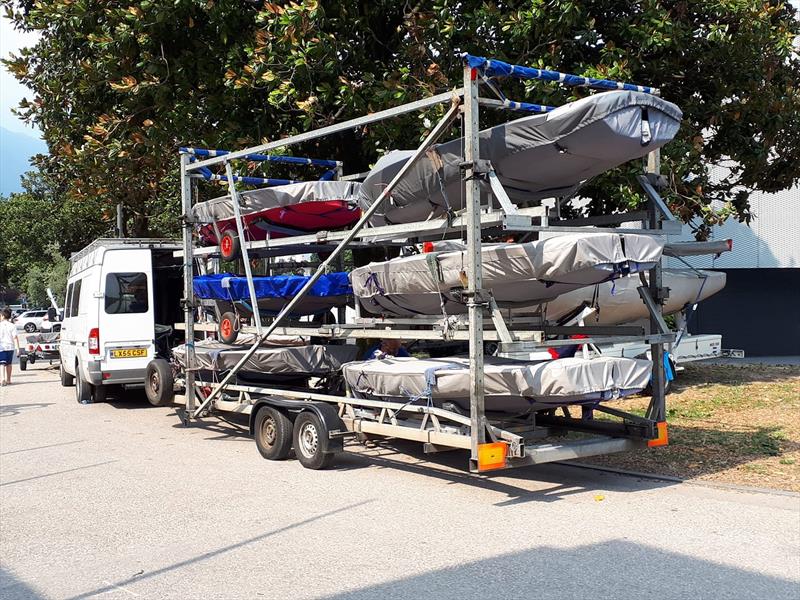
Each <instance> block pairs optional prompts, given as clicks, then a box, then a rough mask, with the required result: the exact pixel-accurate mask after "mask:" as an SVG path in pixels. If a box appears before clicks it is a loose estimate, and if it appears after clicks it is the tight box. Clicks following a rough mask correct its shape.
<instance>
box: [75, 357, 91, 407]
mask: <svg viewBox="0 0 800 600" xmlns="http://www.w3.org/2000/svg"><path fill="white" fill-rule="evenodd" d="M75 399H76V400H77V401H78V402H80V403H81V404H90V403H91V402H92V386H91V384H90V383H89V382H88V381H86V380H85V379H84V378H83V374H82V373H81V367H80V365H78V366H77V367H76V368H75Z"/></svg>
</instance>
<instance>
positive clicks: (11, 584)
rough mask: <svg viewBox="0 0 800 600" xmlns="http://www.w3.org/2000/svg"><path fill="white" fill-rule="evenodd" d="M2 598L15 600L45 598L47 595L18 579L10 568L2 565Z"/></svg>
mask: <svg viewBox="0 0 800 600" xmlns="http://www.w3.org/2000/svg"><path fill="white" fill-rule="evenodd" d="M0 598H9V599H10V598H14V600H44V598H45V596H43V595H41V594H40V593H39V592H37V591H36V590H34V589H33V588H32V587H30V586H29V585H28V584H26V583H25V582H23V581H21V580H20V579H18V578H17V577H16V576H15V575H14V574H13V573H11V572H10V571H9V570H8V569H4V568H3V567H0Z"/></svg>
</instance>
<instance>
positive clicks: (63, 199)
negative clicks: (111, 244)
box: [0, 173, 111, 290]
mask: <svg viewBox="0 0 800 600" xmlns="http://www.w3.org/2000/svg"><path fill="white" fill-rule="evenodd" d="M22 186H23V191H22V192H21V193H15V194H11V196H9V197H8V198H0V282H2V283H3V284H4V285H11V286H13V287H17V288H20V289H23V290H24V289H26V287H27V284H28V283H29V282H30V281H41V282H42V283H43V285H44V287H43V288H42V289H44V288H46V287H47V285H51V284H52V285H56V287H58V286H59V285H60V284H58V283H57V282H56V281H55V280H58V279H59V277H58V276H54V277H55V279H54V280H51V277H50V275H51V271H52V270H53V269H54V268H55V269H56V270H58V269H59V268H62V267H63V264H62V261H63V262H66V258H65V257H66V256H69V254H70V253H72V252H74V251H76V250H79V249H80V248H82V247H83V246H85V245H86V244H88V243H89V242H91V241H92V240H93V239H95V238H96V237H98V236H102V235H108V234H110V233H111V231H110V230H108V229H107V225H106V224H105V223H104V222H103V221H102V220H100V219H98V218H97V215H99V214H101V213H102V210H103V204H102V202H101V201H100V200H99V199H95V198H89V199H84V200H76V199H74V198H72V197H71V196H70V195H68V194H67V193H65V191H64V190H63V189H62V188H60V187H59V186H58V185H56V183H55V182H54V181H53V179H52V178H51V177H48V176H45V175H43V174H40V173H30V174H28V175H27V176H25V177H23V180H22ZM31 271H36V272H35V273H34V275H33V276H32V277H33V279H31V278H30V277H29V273H30V272H31ZM64 281H66V278H65V279H64ZM33 285H34V286H35V285H37V284H36V283H34V284H33Z"/></svg>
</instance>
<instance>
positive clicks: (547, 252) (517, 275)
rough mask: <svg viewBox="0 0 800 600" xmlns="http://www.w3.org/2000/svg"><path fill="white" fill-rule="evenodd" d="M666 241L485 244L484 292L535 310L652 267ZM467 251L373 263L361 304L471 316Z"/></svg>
mask: <svg viewBox="0 0 800 600" xmlns="http://www.w3.org/2000/svg"><path fill="white" fill-rule="evenodd" d="M662 248H663V242H661V241H660V240H658V239H656V238H654V237H650V236H645V235H636V234H618V233H585V234H565V235H559V236H555V237H551V238H548V239H544V240H538V241H535V242H527V243H524V244H497V245H489V246H484V247H483V248H482V251H481V257H482V260H483V288H484V289H486V290H491V292H492V294H493V295H494V298H495V300H496V301H497V303H498V305H500V306H501V307H506V308H514V307H522V306H531V305H536V304H541V303H542V302H543V301H545V300H548V299H552V298H555V297H556V296H558V295H560V294H563V293H565V292H569V291H571V290H574V289H576V288H580V287H583V286H587V285H593V284H596V283H599V282H602V281H607V280H609V279H612V278H614V277H618V276H620V275H622V274H625V273H636V272H638V271H641V270H646V269H650V268H652V267H653V265H654V264H655V263H656V262H658V261H659V260H660V259H661V251H662ZM466 264H467V258H466V252H465V251H455V252H431V253H427V254H417V255H414V256H408V257H403V258H395V259H392V260H389V261H386V262H378V263H370V264H368V265H366V266H364V267H359V268H357V269H355V270H353V271H352V273H351V274H350V281H351V283H352V284H353V292H354V294H355V295H356V297H357V298H358V299H359V302H360V303H361V306H362V307H363V308H364V309H365V310H367V311H369V312H371V313H374V314H389V315H395V316H413V315H417V314H425V315H438V314H441V313H442V312H445V313H446V314H459V313H463V312H466V306H465V305H464V303H463V302H462V301H461V298H460V293H461V292H462V291H463V290H464V289H465V287H466V285H465V284H466V275H465V271H466Z"/></svg>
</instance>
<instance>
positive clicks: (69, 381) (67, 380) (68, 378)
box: [58, 364, 75, 387]
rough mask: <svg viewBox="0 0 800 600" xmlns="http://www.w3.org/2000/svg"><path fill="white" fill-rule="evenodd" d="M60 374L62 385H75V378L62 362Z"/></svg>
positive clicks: (59, 368)
mask: <svg viewBox="0 0 800 600" xmlns="http://www.w3.org/2000/svg"><path fill="white" fill-rule="evenodd" d="M58 370H59V375H61V385H62V387H70V386H72V385H75V378H74V377H73V376H72V375H70V374H69V373H67V372H66V371H65V370H64V365H63V364H60V365H59V367H58Z"/></svg>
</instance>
